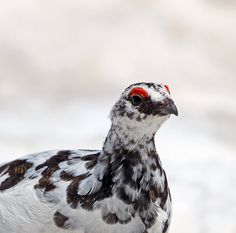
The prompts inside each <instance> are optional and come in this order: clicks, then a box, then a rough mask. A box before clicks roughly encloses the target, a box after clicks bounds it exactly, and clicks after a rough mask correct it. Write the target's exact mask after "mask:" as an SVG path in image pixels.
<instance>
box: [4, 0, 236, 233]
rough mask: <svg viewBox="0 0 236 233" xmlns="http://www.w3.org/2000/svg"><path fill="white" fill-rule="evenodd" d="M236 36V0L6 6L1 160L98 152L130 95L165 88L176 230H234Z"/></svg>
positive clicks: (161, 138) (164, 138)
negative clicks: (146, 87)
mask: <svg viewBox="0 0 236 233" xmlns="http://www.w3.org/2000/svg"><path fill="white" fill-rule="evenodd" d="M235 41H236V1H234V0H114V1H110V0H100V1H97V0H86V1H85V0H83V1H80V0H70V1H66V0H57V1H56V0H50V1H46V0H34V1H32V0H11V1H7V0H2V1H1V2H0V156H1V157H0V162H3V161H6V160H10V159H14V158H17V157H19V156H21V155H25V154H29V153H34V152H39V151H44V150H49V149H69V148H90V149H92V148H94V149H99V148H101V146H102V143H103V141H104V139H105V137H106V133H107V131H108V129H109V125H110V121H109V119H108V115H109V111H110V109H111V106H112V104H113V103H114V102H115V101H116V99H117V98H119V95H120V93H121V92H122V91H123V89H124V88H125V87H126V86H127V85H129V84H131V83H133V82H139V81H152V82H162V83H164V84H168V85H169V86H170V88H171V92H172V96H173V98H174V100H175V102H176V104H177V106H178V108H179V113H180V116H179V117H172V118H171V119H170V120H169V121H168V122H167V123H166V124H165V125H164V126H163V127H162V128H161V130H160V131H159V133H158V135H157V138H156V143H157V150H158V152H159V154H160V156H161V159H162V163H163V165H164V167H165V169H166V171H167V174H168V177H169V183H170V186H171V190H172V196H173V202H174V206H173V208H174V214H173V221H172V226H171V231H170V232H172V233H222V232H227V233H235V232H236V221H235V219H236V169H235V166H236V153H235V152H236V144H235V143H236V141H235V139H236V135H235V131H236V103H235V101H236V93H235V87H236V77H235V76H236V43H235Z"/></svg>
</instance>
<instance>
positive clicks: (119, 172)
mask: <svg viewBox="0 0 236 233" xmlns="http://www.w3.org/2000/svg"><path fill="white" fill-rule="evenodd" d="M102 154H103V156H102V157H103V158H102V160H103V161H106V162H107V164H108V172H109V176H110V177H112V183H113V184H114V186H113V191H114V193H116V195H117V196H120V197H121V198H122V199H125V200H126V201H130V202H134V201H135V200H136V201H138V200H140V197H141V196H140V195H141V193H143V192H144V193H145V192H149V191H150V190H153V192H156V190H157V188H159V187H157V186H160V188H163V187H162V186H163V184H158V182H159V181H161V180H162V179H159V178H161V177H162V176H164V171H163V169H162V166H161V162H160V159H159V156H158V154H157V152H156V148H155V143H154V135H151V136H150V137H148V136H143V137H141V138H139V139H137V140H135V137H134V138H130V137H129V138H128V137H127V135H126V134H124V132H123V131H122V129H121V128H119V127H114V126H112V127H111V129H110V131H109V133H108V136H107V138H106V141H105V143H104V146H103V151H102ZM153 195H154V194H153ZM144 196H145V195H144ZM148 196H149V197H150V195H148ZM154 196H155V195H154ZM142 197H143V196H142Z"/></svg>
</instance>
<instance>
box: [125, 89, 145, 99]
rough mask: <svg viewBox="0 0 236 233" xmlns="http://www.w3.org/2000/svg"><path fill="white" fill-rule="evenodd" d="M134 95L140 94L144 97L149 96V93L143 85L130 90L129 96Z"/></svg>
mask: <svg viewBox="0 0 236 233" xmlns="http://www.w3.org/2000/svg"><path fill="white" fill-rule="evenodd" d="M134 95H140V96H142V97H143V98H148V97H149V94H148V93H147V92H146V91H145V90H144V89H143V88H141V87H135V88H133V89H132V90H131V91H130V93H129V96H134Z"/></svg>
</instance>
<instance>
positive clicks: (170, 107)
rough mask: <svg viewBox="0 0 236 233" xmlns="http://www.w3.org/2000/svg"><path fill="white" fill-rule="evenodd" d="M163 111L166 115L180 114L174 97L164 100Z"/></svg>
mask: <svg viewBox="0 0 236 233" xmlns="http://www.w3.org/2000/svg"><path fill="white" fill-rule="evenodd" d="M161 112H162V113H163V114H164V115H169V114H174V115H176V116H178V109H177V107H176V105H175V103H174V101H173V100H172V99H169V98H168V99H166V100H164V102H163V105H162V107H161Z"/></svg>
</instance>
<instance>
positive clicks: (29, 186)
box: [0, 150, 101, 233]
mask: <svg viewBox="0 0 236 233" xmlns="http://www.w3.org/2000/svg"><path fill="white" fill-rule="evenodd" d="M99 154H100V151H95V150H64V151H48V152H43V153H37V154H33V155H29V156H25V157H22V158H20V159H17V160H14V161H12V162H9V163H5V164H2V165H1V166H0V206H1V208H0V226H1V228H0V233H5V232H14V233H17V232H22V229H24V230H23V232H25V233H28V232H35V233H36V232H44V228H46V229H47V230H46V232H59V231H58V230H60V228H58V227H60V225H61V224H62V219H61V216H59V215H58V214H57V210H58V209H59V208H60V207H63V206H65V205H68V207H69V208H70V209H71V208H74V207H75V205H76V204H78V200H77V198H76V193H75V192H76V191H77V190H76V191H75V188H76V187H75V184H78V182H79V179H80V182H82V181H83V180H86V184H84V185H80V187H81V188H80V192H81V193H84V194H86V193H88V192H91V190H92V189H93V190H95V189H97V190H99V188H100V187H101V185H100V183H99V181H98V180H97V179H96V178H94V176H93V168H94V166H95V165H96V163H97V159H98V156H99ZM85 178H86V179H85ZM77 187H78V186H77ZM45 226H47V227H45ZM72 232H73V231H72ZM76 232H78V231H76Z"/></svg>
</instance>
